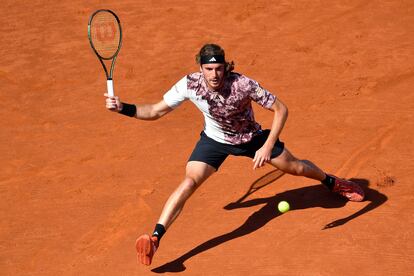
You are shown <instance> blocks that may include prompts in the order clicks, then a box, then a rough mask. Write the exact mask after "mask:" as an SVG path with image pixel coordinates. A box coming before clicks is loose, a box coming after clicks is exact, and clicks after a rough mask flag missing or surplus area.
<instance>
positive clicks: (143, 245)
mask: <svg viewBox="0 0 414 276" xmlns="http://www.w3.org/2000/svg"><path fill="white" fill-rule="evenodd" d="M158 246H159V243H158V238H157V237H150V236H149V235H147V234H144V235H141V236H140V237H139V238H138V239H137V241H136V242H135V248H136V250H137V261H138V263H142V264H144V265H150V264H151V262H152V257H154V254H155V251H157V249H158Z"/></svg>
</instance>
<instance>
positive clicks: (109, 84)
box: [106, 79, 114, 97]
mask: <svg viewBox="0 0 414 276" xmlns="http://www.w3.org/2000/svg"><path fill="white" fill-rule="evenodd" d="M106 88H107V91H108V95H109V97H113V96H114V83H113V81H112V79H110V80H107V81H106Z"/></svg>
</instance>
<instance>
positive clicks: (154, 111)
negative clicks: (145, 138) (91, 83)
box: [104, 93, 173, 121]
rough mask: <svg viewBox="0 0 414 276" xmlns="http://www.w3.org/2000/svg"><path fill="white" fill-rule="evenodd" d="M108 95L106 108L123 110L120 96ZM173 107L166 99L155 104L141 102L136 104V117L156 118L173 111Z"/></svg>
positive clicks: (143, 118) (116, 110)
mask: <svg viewBox="0 0 414 276" xmlns="http://www.w3.org/2000/svg"><path fill="white" fill-rule="evenodd" d="M104 95H105V96H106V108H107V109H108V110H110V111H113V112H121V110H122V109H123V108H124V103H122V102H121V100H120V99H119V97H118V96H113V97H111V96H109V95H108V94H106V93H105V94H104ZM172 110H173V109H172V108H171V107H169V106H168V105H167V103H166V102H165V101H164V100H161V101H159V102H158V103H155V104H140V105H137V106H136V113H135V116H134V117H135V118H137V119H140V120H149V121H150V120H156V119H159V118H161V117H162V116H164V115H165V114H167V113H169V112H171V111H172Z"/></svg>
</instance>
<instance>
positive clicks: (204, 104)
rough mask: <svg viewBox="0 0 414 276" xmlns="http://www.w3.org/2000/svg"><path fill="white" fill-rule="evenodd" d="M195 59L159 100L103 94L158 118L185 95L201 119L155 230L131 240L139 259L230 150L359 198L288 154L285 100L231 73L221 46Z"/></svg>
mask: <svg viewBox="0 0 414 276" xmlns="http://www.w3.org/2000/svg"><path fill="white" fill-rule="evenodd" d="M196 61H197V63H198V64H199V65H200V71H199V72H196V73H192V74H189V75H187V76H185V77H184V78H182V79H181V80H179V81H178V82H177V83H176V84H175V85H174V86H173V87H172V88H171V89H170V90H169V91H168V92H166V93H165V94H164V96H163V99H162V100H161V101H160V102H158V103H155V104H141V105H133V104H128V103H124V102H121V101H120V99H119V98H118V97H108V95H107V94H105V96H107V98H106V107H107V108H108V109H109V110H111V111H114V112H118V113H120V114H123V115H127V116H130V117H134V118H136V119H141V120H155V119H158V118H161V117H162V116H164V115H166V114H167V113H169V112H171V111H172V110H174V109H175V108H177V107H178V106H179V105H180V104H182V103H183V102H184V101H186V100H190V101H191V102H193V103H194V104H195V105H196V106H197V108H198V109H199V110H200V111H201V112H202V113H203V115H204V120H205V125H204V130H203V131H202V132H201V134H200V140H199V141H198V143H197V144H196V145H195V148H194V150H193V152H192V154H191V156H190V158H189V160H188V163H187V166H186V173H185V177H184V179H183V180H182V181H181V183H180V184H179V185H178V187H177V189H176V190H175V191H174V192H173V193H172V194H171V195H170V197H169V198H168V200H167V202H166V203H165V205H164V208H163V210H162V213H161V216H160V218H159V220H158V222H157V223H156V225H155V229H154V232H153V233H152V235H151V236H150V235H147V234H144V235H142V236H140V237H139V238H138V239H137V241H136V250H137V258H138V262H140V263H142V264H145V265H150V264H151V262H152V258H153V256H154V253H155V252H156V250H157V249H158V247H159V244H160V240H161V238H162V236H163V235H164V234H165V232H166V231H167V229H168V227H169V226H170V225H171V224H172V223H173V222H174V220H175V219H176V218H177V217H178V215H179V214H180V212H181V210H182V209H183V207H184V204H185V203H186V201H187V200H188V199H189V198H190V196H191V195H192V194H193V193H194V191H195V190H196V189H197V188H198V187H199V186H200V185H201V184H202V183H203V182H204V181H206V179H207V178H208V177H209V176H211V175H212V174H213V173H214V172H216V171H217V170H218V169H219V167H220V165H221V164H222V163H223V162H224V160H225V159H226V157H227V156H229V155H236V156H246V157H249V158H251V159H252V163H253V164H252V168H253V169H256V168H260V167H262V166H264V165H265V163H269V164H271V165H272V166H274V167H276V168H277V169H279V170H281V171H283V172H285V173H288V174H292V175H298V176H304V177H307V178H311V179H314V180H318V181H321V182H322V183H323V184H324V185H325V186H326V187H327V188H328V189H330V190H331V191H332V192H334V193H337V194H340V195H341V196H343V197H345V198H347V199H348V200H350V201H362V200H363V199H364V191H363V190H362V188H361V187H360V186H359V185H358V184H356V183H353V182H351V181H347V180H344V179H340V178H337V177H335V176H333V175H329V174H326V173H325V172H324V171H322V170H321V169H320V168H318V167H317V166H316V165H315V164H313V163H312V162H311V161H308V160H300V159H297V158H296V157H295V156H293V155H292V154H291V153H290V151H289V150H288V149H287V148H286V146H285V145H284V143H283V142H282V141H280V140H279V135H280V133H281V132H282V129H283V126H284V124H285V122H286V119H287V116H288V109H287V107H286V105H285V104H283V103H282V102H281V101H280V100H279V99H278V98H277V97H276V96H275V95H274V94H272V93H270V92H269V91H267V90H266V89H264V88H263V87H262V86H260V84H259V83H257V82H256V81H254V80H252V79H250V78H248V77H246V76H244V75H242V74H239V73H235V72H233V69H234V63H233V62H227V61H226V59H225V53H224V50H223V49H222V48H221V47H220V46H218V45H215V44H206V45H204V46H203V47H202V48H201V49H200V51H199V53H198V54H197V56H196ZM252 101H254V102H256V103H257V104H259V105H261V106H262V107H264V108H266V109H268V110H270V111H272V112H273V123H272V126H271V129H270V130H269V129H267V130H263V129H262V128H261V126H260V124H259V123H258V122H256V120H255V118H254V114H253V109H252V105H251V102H252Z"/></svg>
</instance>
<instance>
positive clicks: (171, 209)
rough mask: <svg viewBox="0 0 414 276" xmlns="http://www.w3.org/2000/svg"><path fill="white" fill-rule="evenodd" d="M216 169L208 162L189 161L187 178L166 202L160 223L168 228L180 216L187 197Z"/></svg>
mask: <svg viewBox="0 0 414 276" xmlns="http://www.w3.org/2000/svg"><path fill="white" fill-rule="evenodd" d="M215 171H216V169H215V168H214V167H212V166H210V165H208V164H206V163H203V162H199V161H189V162H188V163H187V168H186V175H185V178H184V180H183V181H182V182H181V184H180V185H179V186H178V188H177V189H176V190H175V191H174V192H173V193H172V194H171V196H170V197H169V199H168V200H167V202H166V203H165V205H164V209H163V211H162V213H161V216H160V218H159V220H158V223H159V224H162V225H164V227H165V228H166V229H167V228H168V227H169V226H170V225H171V224H172V223H173V222H174V220H175V219H176V218H177V217H178V215H179V214H180V212H181V211H182V209H183V207H184V204H185V202H186V201H187V199H188V198H189V197H190V196H191V195H192V194H193V193H194V192H195V190H196V189H197V188H198V187H199V186H200V185H201V184H202V183H203V182H204V181H205V180H206V179H207V178H208V177H209V176H211V175H212V174H213V173H214V172H215Z"/></svg>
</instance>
